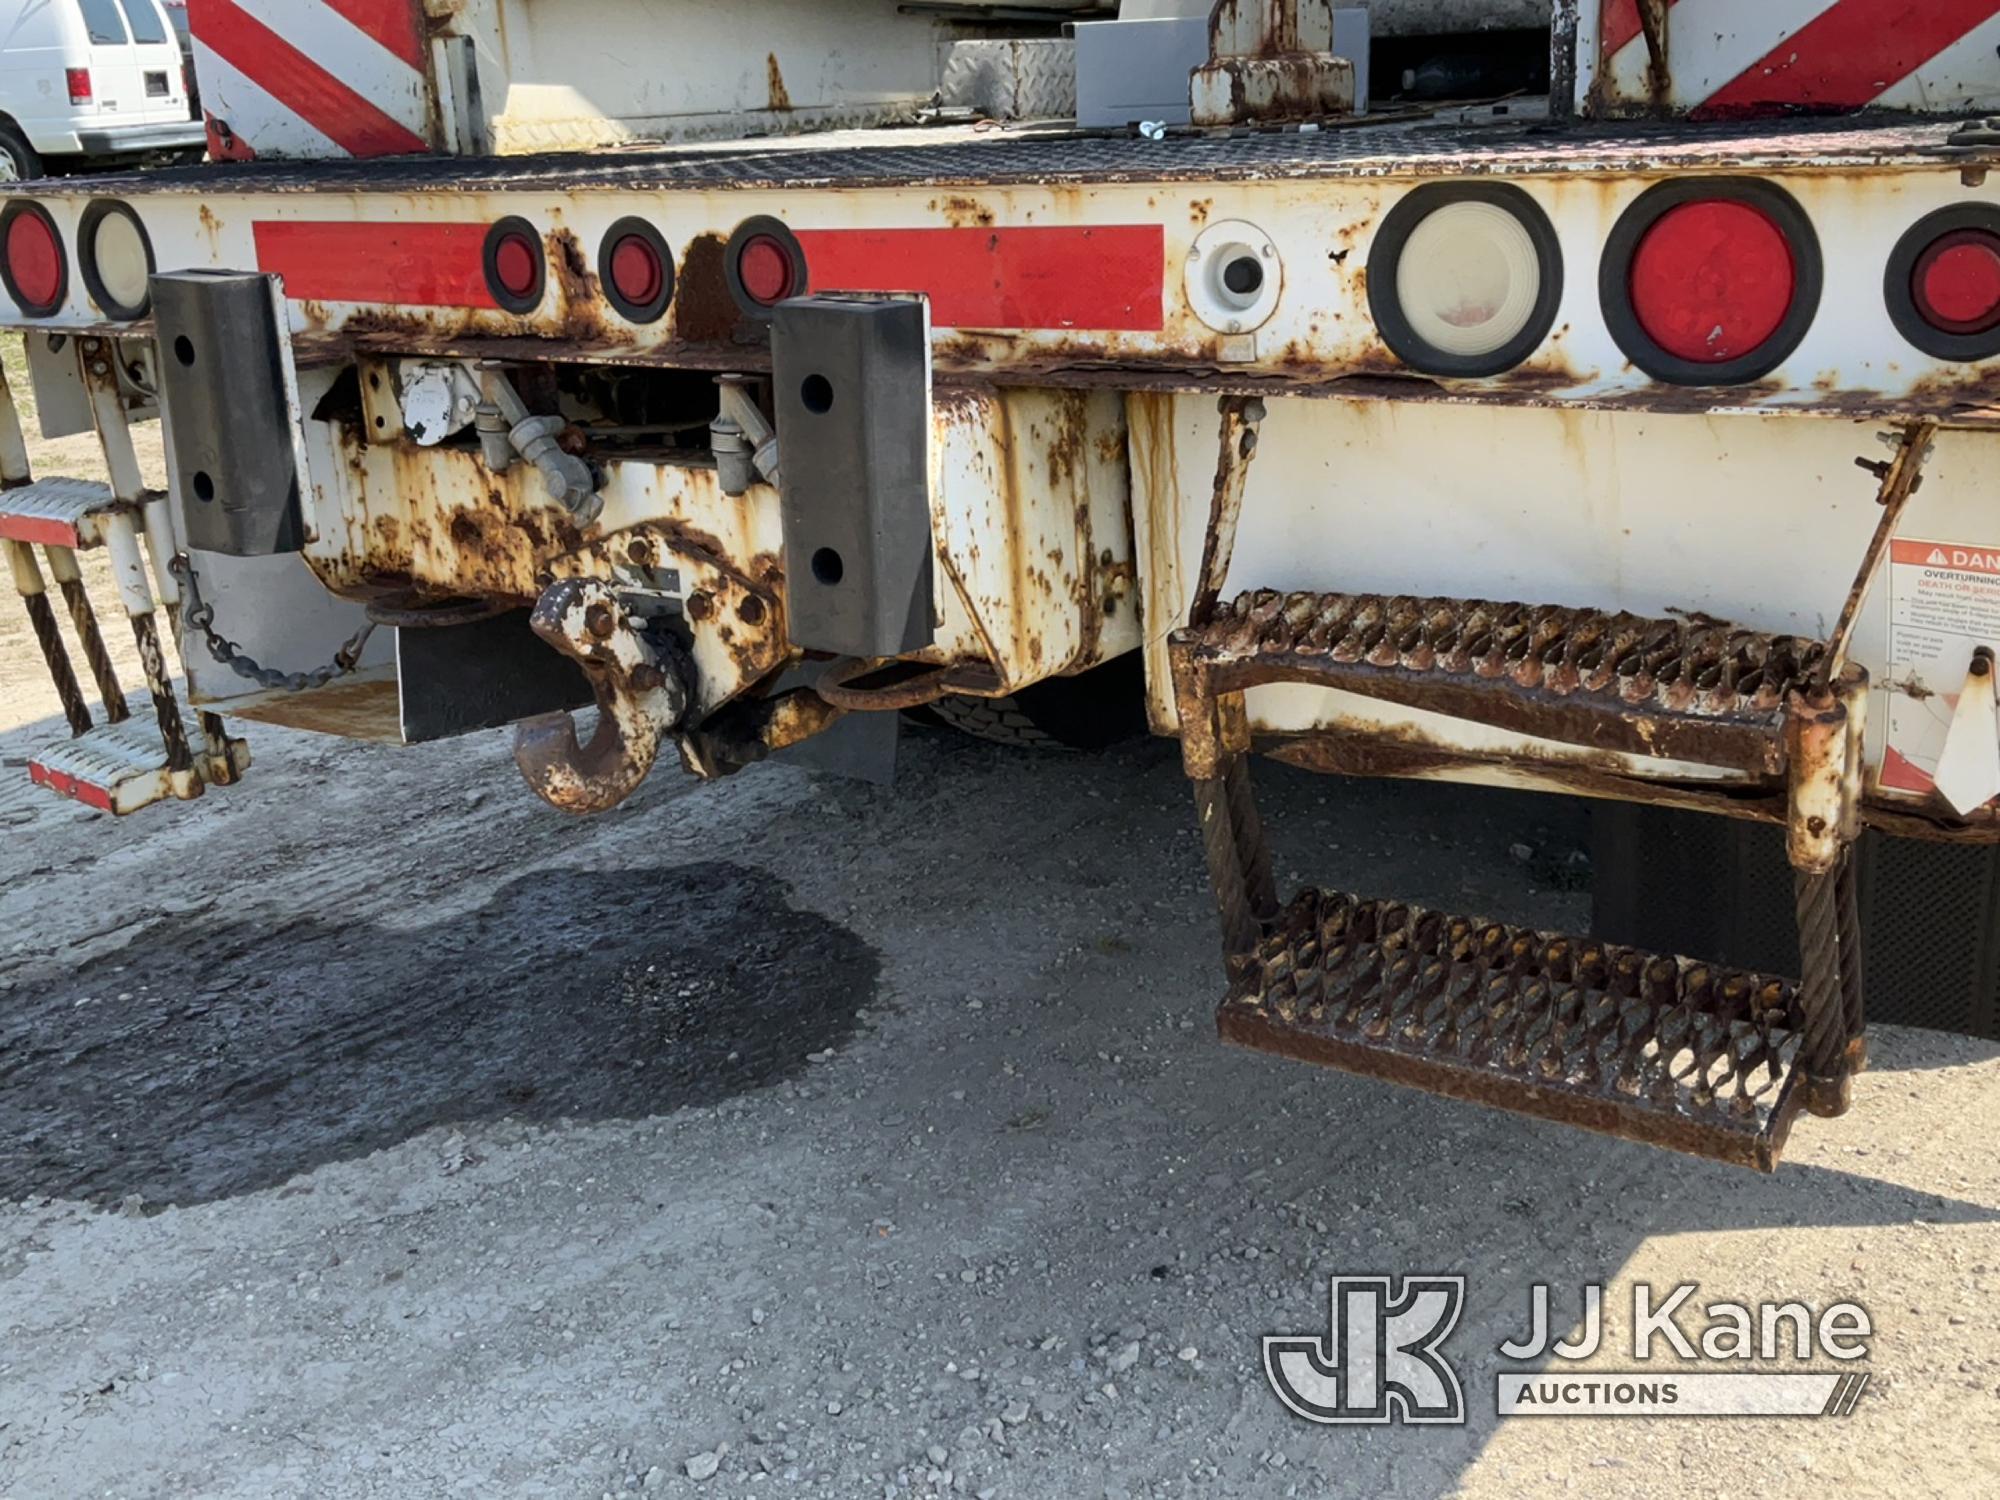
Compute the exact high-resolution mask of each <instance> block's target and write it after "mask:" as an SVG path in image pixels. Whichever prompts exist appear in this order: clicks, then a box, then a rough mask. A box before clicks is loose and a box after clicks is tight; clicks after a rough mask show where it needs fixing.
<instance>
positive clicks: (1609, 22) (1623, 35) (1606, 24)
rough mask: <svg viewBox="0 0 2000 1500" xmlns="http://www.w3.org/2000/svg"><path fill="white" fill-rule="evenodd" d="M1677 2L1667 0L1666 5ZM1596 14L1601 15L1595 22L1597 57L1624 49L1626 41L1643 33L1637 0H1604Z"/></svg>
mask: <svg viewBox="0 0 2000 1500" xmlns="http://www.w3.org/2000/svg"><path fill="white" fill-rule="evenodd" d="M1679 3H1680V0H1667V4H1668V5H1677V4H1679ZM1598 14H1599V15H1600V16H1601V17H1602V19H1601V20H1599V21H1598V23H1597V38H1598V40H1597V55H1598V56H1599V57H1609V56H1611V54H1612V53H1614V52H1622V51H1624V50H1625V46H1626V44H1627V43H1629V42H1635V41H1637V40H1638V39H1639V37H1640V36H1641V35H1643V34H1644V33H1645V30H1646V28H1645V27H1644V26H1642V25H1641V24H1640V23H1639V0H1604V9H1603V10H1602V11H1600V12H1599V13H1598Z"/></svg>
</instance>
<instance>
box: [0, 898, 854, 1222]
mask: <svg viewBox="0 0 2000 1500" xmlns="http://www.w3.org/2000/svg"><path fill="white" fill-rule="evenodd" d="M121 966H122V967H121ZM878 975H879V964H878V961H877V959H876V956H875V954H874V952H873V950H871V949H870V948H869V947H868V946H867V945H866V944H865V943H863V942H862V941H861V940H860V939H859V938H858V937H856V936H855V935H854V934H853V933H851V932H849V931H847V930H846V929H845V928H842V927H840V926H837V925H836V924H834V923H832V922H829V921H828V920H827V919H826V918H824V917H821V916H818V915H816V914H814V913H811V912H802V911H797V910H795V909H794V908H793V907H792V906H791V905H790V903H789V900H788V899H787V892H786V890H785V887H784V886H783V885H782V884H781V883H780V882H779V881H777V880H775V879H773V878H772V877H771V876H770V875H767V874H765V873H764V872H762V871H760V870H753V869H747V868H743V867H740V866H736V865H728V864H701V865H686V866H680V867H677V868H673V869H651V870H626V871H620V872H616V873H611V872H588V871H580V870H555V871H543V872H539V873H537V874H534V875H531V876H526V877H523V878H522V879H520V880H517V881H515V882H514V883H512V884H511V885H508V886H506V887H505V888H503V889H502V890H500V891H498V892H497V893H496V894H495V896H494V898H493V900H492V901H491V902H490V903H489V904H488V905H486V906H485V907H483V908H482V909H480V910H479V911H477V912H475V913H472V914H470V915H468V916H463V917H458V918H454V919H452V920H449V921H442V922H439V923H438V924H437V925H435V926H431V927H424V928H418V929H415V930H410V931H389V930H385V929H382V928H378V927H369V926H360V925H355V926H340V925H330V924H329V923H328V922H327V921H326V920H325V919H324V916H323V915H315V916H314V917H311V918H308V919H305V920H303V921H301V922H299V923H297V924H294V925H289V926H285V927H282V928H275V927H272V926H270V925H268V924H264V925H257V924H249V923H244V924H232V925H220V926H207V925H202V924H201V923H200V922H196V923H190V924H183V925H181V926H177V927H167V926H164V925H162V926H155V927H153V928H152V929H150V930H149V931H147V932H146V933H144V934H143V935H142V936H141V937H140V938H139V940H138V941H136V942H134V943H133V944H132V945H131V946H130V947H128V948H126V949H124V950H123V951H122V952H119V953H117V954H114V955H111V956H110V957H108V958H105V959H103V960H101V961H99V962H96V963H93V964H91V965H90V966H89V967H87V968H84V969H82V970H79V971H78V972H77V973H76V974H75V975H74V976H73V977H70V978H67V979H63V980H59V981H55V982H52V983H50V984H48V985H28V984H24V985H21V986H19V987H17V988H16V989H14V990H13V991H12V992H11V993H9V994H7V995H5V996H4V997H0V1200H5V1199H18V1198H24V1197H28V1196H32V1195H42V1194H47V1195H50V1196H54V1197H63V1198H80V1199H88V1200H92V1201H96V1202H99V1203H115V1202H119V1201H121V1200H124V1199H126V1198H127V1197H129V1196H130V1195H131V1194H134V1193H136V1194H139V1195H141V1196H142V1197H143V1198H144V1199H145V1201H146V1203H147V1204H148V1205H155V1204H168V1203H171V1204H188V1203H200V1202H206V1201H208V1200H211V1199H215V1198H226V1197H232V1196H235V1195H237V1194H239V1193H246V1192H254V1191H257V1190H259V1189H262V1188H268V1187H272V1186H275V1185H277V1184H279V1183H282V1182H285V1181H286V1180H287V1179H289V1178H291V1177H293V1176H294V1175H296V1174H297V1173H300V1172H303V1171H307V1170H310V1169H311V1168H313V1167H315V1166H317V1165H319V1164H320V1163H322V1162H326V1161H330V1160H337V1159H342V1158H347V1157H353V1156H358V1155H363V1154H365V1153H367V1152H370V1151H374V1150H377V1149H380V1148H381V1147H384V1146H391V1145H395V1144H396V1143H398V1142H400V1141H403V1140H406V1139H408V1138H409V1137H410V1136H412V1135H414V1134H416V1133H418V1132H420V1131H423V1130H426V1129H429V1128H430V1127H432V1126H436V1125H445V1124H451V1123H459V1122H469V1121H477V1120H486V1119H494V1118H499V1117H502V1116H507V1117H512V1118H515V1119H520V1120H528V1121H549V1120H555V1119H578V1120H609V1119H635V1118H644V1117H646V1116H649V1115H658V1114H663V1113H667V1112H670V1111H672V1110H675V1109H680V1108H684V1107H686V1106H689V1105H698V1104H713V1103H716V1102H718V1101H720V1100H722V1099H725V1098H728V1097H729V1096H731V1095H733V1094H737V1093H740V1092H742V1091H744V1090H746V1089H752V1088H757V1087H760V1086H762V1085H765V1084H769V1083H772V1082H775V1081H777V1080H779V1079H782V1078H784V1077H786V1076H787V1075H789V1074H792V1073H794V1072H797V1071H799V1070H801V1069H802V1068H804V1066H805V1065H806V1057H807V1054H809V1053H813V1052H818V1051H821V1050H823V1049H825V1048H828V1047H832V1046H836V1045H838V1044H839V1043H841V1042H842V1041H844V1040H845V1039H846V1038H848V1037H849V1036H851V1035H852V1034H853V1031H854V1029H855V1026H856V1020H855V1014H856V1012H857V1011H858V1010H859V1009H861V1008H863V1007H865V1006H866V1005H867V1004H868V1003H869V1001H870V999H871V998H872V996H873V994H874V991H875V986H876V981H877V978H878Z"/></svg>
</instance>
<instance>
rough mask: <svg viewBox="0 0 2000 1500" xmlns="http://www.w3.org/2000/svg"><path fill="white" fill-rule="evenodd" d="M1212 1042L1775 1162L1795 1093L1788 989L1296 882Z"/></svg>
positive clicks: (1795, 1010) (1798, 1096) (1793, 1014)
mask: <svg viewBox="0 0 2000 1500" xmlns="http://www.w3.org/2000/svg"><path fill="white" fill-rule="evenodd" d="M1216 1020H1217V1025H1218V1028H1219V1030H1220V1031H1221V1034H1222V1037H1223V1039H1224V1040H1225V1041H1230V1042H1235V1043H1237V1044H1239V1045H1242V1046H1246V1047H1254V1048H1256V1049H1258V1050H1260V1051H1264V1052H1272V1053H1276V1054H1279V1055H1281V1056H1284V1057H1291V1058H1297V1059H1300V1060H1302V1061H1306V1062H1313V1063H1320V1064H1323V1065H1325V1066H1328V1067H1334V1068H1339V1069H1342V1070H1343V1071H1346V1072H1349V1073H1358V1074H1363V1075H1366V1076H1369V1077H1374V1078H1381V1079H1384V1080H1387V1081H1388V1082H1391V1083H1397V1084H1402V1085H1405V1086H1408V1087H1413V1088H1419V1089H1424V1090H1426V1091H1428V1092H1431V1093H1436V1094H1443V1095H1446V1096H1448V1097H1450V1098H1454V1099H1463V1100H1468V1101H1470V1102H1473V1103H1476V1104H1485V1105H1490V1106H1493V1107H1495V1108H1499V1109H1507V1110H1512V1111H1514V1112H1515V1113H1518V1114H1524V1115H1533V1116H1536V1117H1538V1118H1541V1119H1545V1120H1553V1121H1558V1122H1560V1123H1562V1124H1566V1125H1575V1126H1581V1127H1583V1128H1585V1129H1589V1130H1596V1131H1601V1132H1603V1133H1605V1134H1607V1135H1616V1136H1620V1137H1623V1138H1625V1139H1628V1140H1635V1141H1642V1142H1646V1143H1648V1144H1651V1145H1656V1146H1665V1147H1668V1148H1670V1149H1672V1150H1676V1151H1684V1152H1687V1153H1689V1154H1691V1155H1695V1156H1702V1157H1708V1158H1711V1159H1713V1160H1717V1161H1724V1162H1729V1163H1733V1164H1735V1165H1739V1166H1746V1167H1754V1168H1756V1169H1758V1170H1761V1171H1766V1172H1769V1171H1773V1170H1775V1168H1776V1166H1777V1163H1778V1156H1779V1153H1780V1151H1781V1150H1782V1149H1783V1146H1784V1143H1785V1137H1786V1134H1787V1132H1788V1131H1789V1130H1790V1129H1791V1125H1792V1120H1793V1118H1794V1116H1795V1115H1796V1114H1797V1113H1798V1111H1799V1109H1800V1108H1801V1106H1802V1104H1803V1103H1804V1097H1805V1092H1806V1091H1805V1089H1804V1087H1802V1086H1801V1073H1800V1070H1799V1066H1798V1064H1799V1057H1798V1054H1799V1050H1800V1045H1801V1027H1802V1018H1801V1012H1800V1007H1799V997H1798V987H1797V986H1796V985H1795V984H1794V983H1793V982H1792V981H1790V980H1785V979H1777V978H1772V977H1770V976H1767V975H1762V974H1752V973H1747V972H1743V971H1739V970H1732V969H1723V968H1717V967H1715V966H1712V965H1708V964H1701V963H1696V962H1693V961H1691V960H1688V959H1684V958H1669V957H1665V956H1662V955H1659V954H1654V953H1647V952H1643V951H1641V950H1639V949H1635V948H1623V947H1616V946H1613V945H1610V944H1605V943H1599V942H1596V941H1594V940H1592V939H1589V938H1574V937H1563V936H1559V935H1556V934H1551V933H1545V932H1536V931H1533V930H1530V929H1527V928H1520V927H1510V926H1507V925H1505V924H1503V923H1498V922H1488V921H1483V920H1480V919H1478V918H1472V917H1455V916H1447V915H1444V914H1442V913H1439V912H1432V911H1427V910H1425V909H1424V908H1422V907H1418V906H1410V905H1405V904H1402V903H1397V902H1389V901H1367V900H1361V899H1359V898H1356V897H1352V896H1345V895H1339V894H1336V893H1332V892H1324V891H1307V892H1306V893H1304V894H1303V895H1301V896H1300V897H1299V898H1298V899H1297V900H1295V901H1294V902H1292V904H1291V905H1290V906H1289V907H1287V908H1286V909H1285V910H1284V911H1283V912H1282V913H1281V914H1280V915H1279V916H1278V917H1277V919H1276V921H1275V922H1274V923H1273V924H1272V926H1271V928H1270V930H1269V934H1268V935H1267V936H1266V937H1265V938H1264V939H1263V940H1262V942H1261V943H1259V944H1258V945H1257V947H1256V949H1255V951H1254V953H1252V954H1249V955H1246V956H1244V957H1242V958H1239V959H1238V960H1236V961H1235V963H1234V965H1233V980H1232V983H1231V986H1230V990H1229V995H1228V998H1227V999H1226V1000H1224V1002H1223V1004H1222V1008H1221V1010H1220V1011H1219V1012H1218V1013H1217V1017H1216Z"/></svg>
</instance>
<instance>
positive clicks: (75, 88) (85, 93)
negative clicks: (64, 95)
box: [63, 68, 97, 104]
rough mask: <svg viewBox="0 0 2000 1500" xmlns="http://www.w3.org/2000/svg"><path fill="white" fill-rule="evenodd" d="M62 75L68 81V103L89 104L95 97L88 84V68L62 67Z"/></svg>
mask: <svg viewBox="0 0 2000 1500" xmlns="http://www.w3.org/2000/svg"><path fill="white" fill-rule="evenodd" d="M63 77H64V78H65V79H67V80H68V82H69V102H70V103H72V104H89V103H91V102H92V101H93V100H94V99H96V97H97V95H96V93H95V92H94V91H93V90H92V89H91V86H90V69H88V68H64V69H63Z"/></svg>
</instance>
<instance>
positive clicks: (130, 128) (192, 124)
mask: <svg viewBox="0 0 2000 1500" xmlns="http://www.w3.org/2000/svg"><path fill="white" fill-rule="evenodd" d="M207 140H208V136H207V132H206V131H205V130H204V128H203V126H202V123H201V121H199V120H169V121H166V122H165V123H164V124H158V125H114V126H110V127H108V128H106V129H103V130H79V131H78V132H77V133H76V143H77V149H78V150H80V151H81V152H82V153H83V154H84V155H85V156H122V155H126V154H128V153H130V152H134V151H180V150H184V149H186V148H188V147H192V146H201V145H205V144H206V143H207Z"/></svg>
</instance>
